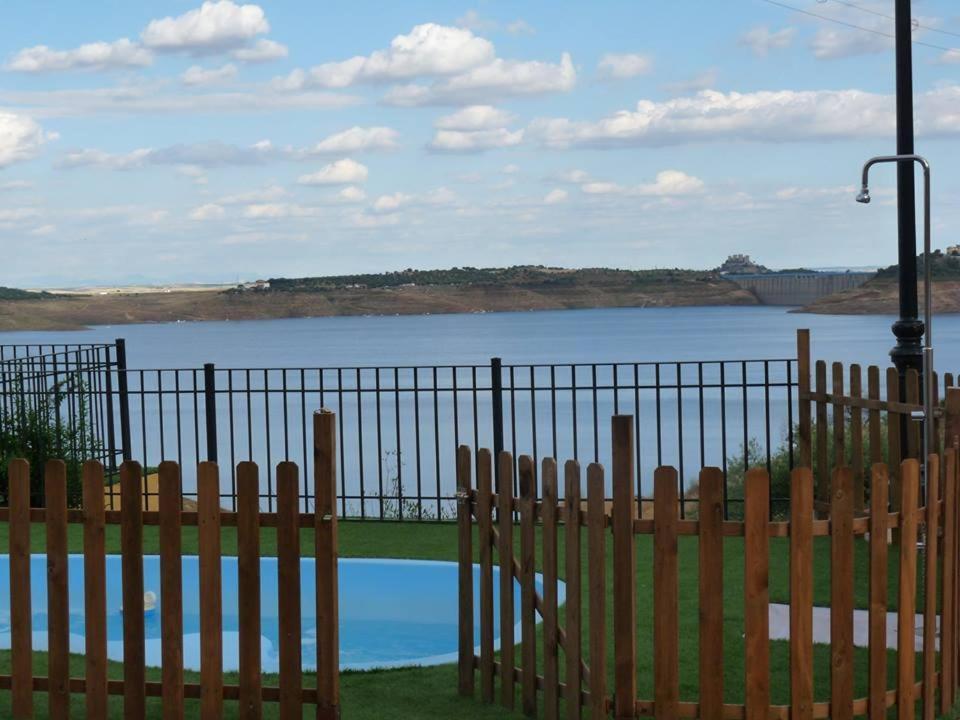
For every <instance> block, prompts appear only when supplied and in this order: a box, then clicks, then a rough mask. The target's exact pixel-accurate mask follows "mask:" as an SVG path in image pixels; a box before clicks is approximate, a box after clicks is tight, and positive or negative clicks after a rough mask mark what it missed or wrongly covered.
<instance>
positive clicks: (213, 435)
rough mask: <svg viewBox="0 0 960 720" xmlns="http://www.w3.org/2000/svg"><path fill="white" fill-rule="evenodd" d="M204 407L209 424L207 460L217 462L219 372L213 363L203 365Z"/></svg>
mask: <svg viewBox="0 0 960 720" xmlns="http://www.w3.org/2000/svg"><path fill="white" fill-rule="evenodd" d="M203 407H204V411H205V413H206V426H207V460H209V461H210V462H217V373H216V368H215V366H214V364H213V363H205V364H204V366H203Z"/></svg>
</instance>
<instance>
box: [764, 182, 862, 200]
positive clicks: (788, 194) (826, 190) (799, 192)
mask: <svg viewBox="0 0 960 720" xmlns="http://www.w3.org/2000/svg"><path fill="white" fill-rule="evenodd" d="M856 191H857V186H856V185H840V186H837V187H797V186H791V187H785V188H781V189H780V190H777V192H776V193H775V197H776V198H777V200H786V201H803V200H818V199H842V200H843V201H845V202H849V201H850V198H852V197H853V196H854V193H856Z"/></svg>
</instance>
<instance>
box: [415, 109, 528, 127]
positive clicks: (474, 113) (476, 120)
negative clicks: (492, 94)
mask: <svg viewBox="0 0 960 720" xmlns="http://www.w3.org/2000/svg"><path fill="white" fill-rule="evenodd" d="M513 119H514V118H513V115H512V114H511V113H509V112H507V111H506V110H498V109H497V108H495V107H493V106H492V105H470V106H468V107H465V108H463V109H462V110H457V111H456V112H455V113H451V114H450V115H444V116H443V117H441V118H438V119H437V121H436V122H435V123H434V127H436V128H438V129H440V130H490V129H493V128H501V127H505V126H506V125H509V124H510V123H511V122H513Z"/></svg>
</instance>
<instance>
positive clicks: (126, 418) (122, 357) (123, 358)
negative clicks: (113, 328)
mask: <svg viewBox="0 0 960 720" xmlns="http://www.w3.org/2000/svg"><path fill="white" fill-rule="evenodd" d="M115 342H116V346H117V392H118V393H119V396H120V445H121V449H122V451H123V459H124V461H127V460H132V459H133V457H132V455H131V443H130V393H129V389H128V387H127V344H126V341H125V340H124V339H123V338H117V339H116V341H115ZM144 461H146V458H144Z"/></svg>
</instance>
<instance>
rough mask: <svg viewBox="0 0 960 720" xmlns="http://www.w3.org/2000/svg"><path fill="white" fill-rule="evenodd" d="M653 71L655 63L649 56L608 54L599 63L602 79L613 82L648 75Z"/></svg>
mask: <svg viewBox="0 0 960 720" xmlns="http://www.w3.org/2000/svg"><path fill="white" fill-rule="evenodd" d="M651 69H653V61H652V60H651V59H650V57H649V56H648V55H640V54H638V53H607V54H606V55H604V56H603V57H602V58H600V62H599V63H597V72H598V73H599V74H600V76H601V77H605V78H609V79H611V80H625V79H627V78H632V77H637V76H638V75H646V74H647V73H649V72H650V70H651Z"/></svg>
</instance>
